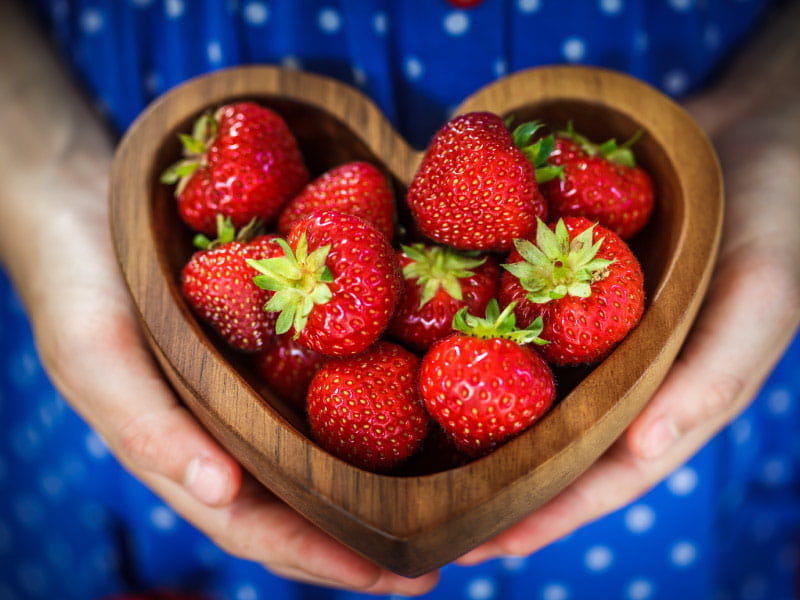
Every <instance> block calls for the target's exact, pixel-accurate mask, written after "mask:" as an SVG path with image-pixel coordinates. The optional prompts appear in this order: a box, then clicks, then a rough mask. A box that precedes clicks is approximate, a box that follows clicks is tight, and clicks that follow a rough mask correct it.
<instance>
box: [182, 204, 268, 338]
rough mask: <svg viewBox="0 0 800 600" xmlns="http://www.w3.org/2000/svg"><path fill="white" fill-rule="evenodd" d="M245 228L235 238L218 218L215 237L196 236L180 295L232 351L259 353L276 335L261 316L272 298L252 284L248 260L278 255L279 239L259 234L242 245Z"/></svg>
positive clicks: (230, 227)
mask: <svg viewBox="0 0 800 600" xmlns="http://www.w3.org/2000/svg"><path fill="white" fill-rule="evenodd" d="M248 233H249V230H248V229H247V228H246V229H244V230H242V231H241V232H240V234H239V238H238V239H236V238H235V230H234V228H233V226H232V225H231V224H230V220H227V221H225V220H223V219H222V218H221V217H220V234H219V238H218V239H217V240H216V241H214V242H211V243H209V242H208V240H206V239H205V238H203V237H202V236H198V238H197V243H199V245H200V246H201V248H204V249H201V250H199V251H198V252H195V253H194V254H193V255H192V257H191V258H190V259H189V262H188V263H187V264H186V265H185V266H184V268H183V272H182V290H183V295H184V297H185V298H186V300H187V302H188V303H189V306H191V308H192V310H194V312H195V313H196V314H197V315H198V316H199V317H200V318H201V319H202V320H203V321H206V322H207V323H209V324H210V325H211V326H212V327H213V328H214V329H215V330H216V331H217V332H218V333H219V334H220V335H221V336H222V337H223V338H224V339H225V341H227V342H228V344H230V345H231V346H233V347H234V348H237V349H238V350H244V351H248V352H254V351H256V350H260V349H261V348H263V347H264V346H265V344H266V343H267V342H268V341H269V340H270V338H271V337H272V336H273V334H274V332H275V327H274V324H275V317H274V315H271V314H269V313H266V312H264V304H265V303H266V302H267V301H268V300H269V298H270V296H271V295H272V293H271V292H269V291H267V290H262V289H261V288H259V287H258V286H257V285H256V284H255V283H253V278H252V269H251V268H250V267H249V266H248V265H247V260H250V259H252V260H260V259H264V258H269V257H272V256H277V255H278V254H282V253H283V250H282V248H281V247H280V246H279V245H278V244H277V243H276V242H277V240H278V236H275V235H262V236H258V237H255V238H253V239H252V240H251V241H249V242H248V241H242V240H246V239H247V237H248Z"/></svg>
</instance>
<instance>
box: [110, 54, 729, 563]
mask: <svg viewBox="0 0 800 600" xmlns="http://www.w3.org/2000/svg"><path fill="white" fill-rule="evenodd" d="M239 99H252V100H256V101H258V102H261V103H263V104H264V105H266V106H268V107H271V108H272V109H274V110H276V111H277V112H279V113H280V114H281V115H282V116H283V117H284V118H285V119H286V121H287V122H288V124H289V126H290V127H291V128H292V130H293V131H294V133H295V135H296V136H297V138H298V140H299V143H300V145H301V148H302V150H303V153H304V156H305V158H306V160H307V163H308V165H309V168H310V170H311V171H312V174H314V175H316V174H319V173H321V172H323V171H324V170H326V169H328V168H330V167H332V166H334V165H337V164H340V163H342V162H345V161H349V160H353V159H362V160H369V161H372V162H374V163H376V164H378V165H382V166H383V168H385V170H386V171H387V173H388V174H390V176H391V177H392V178H393V179H394V183H395V185H396V188H397V190H398V201H399V204H402V197H403V194H402V192H403V191H404V189H405V187H406V186H407V185H408V183H409V182H410V181H411V179H412V177H413V175H414V173H415V171H416V168H417V165H418V164H419V161H420V159H421V156H422V153H421V152H419V151H415V150H414V149H412V148H411V147H410V146H409V145H408V144H407V143H406V142H405V141H404V140H403V139H402V138H401V137H400V136H399V135H398V134H397V132H396V131H395V130H394V129H393V128H392V126H391V125H390V123H389V121H388V120H387V119H386V118H385V117H384V116H383V115H382V114H381V112H380V111H379V110H378V108H377V107H376V106H375V105H374V104H373V103H372V102H371V101H370V100H368V99H367V98H366V97H365V96H363V95H362V94H361V93H359V92H358V91H356V90H355V89H353V88H351V87H348V86H346V85H344V84H341V83H338V82H336V81H334V80H332V79H328V78H324V77H320V76H315V75H310V74H306V73H302V72H297V71H291V70H282V69H280V68H276V67H269V66H259V67H242V68H236V69H231V70H226V71H220V72H217V73H214V74H212V75H208V76H203V77H200V78H198V79H194V80H192V81H189V82H187V83H185V84H183V85H181V86H179V87H177V88H175V89H173V90H172V91H170V92H169V93H167V94H166V95H164V96H163V97H161V98H160V99H159V100H157V101H156V102H154V103H153V104H152V105H151V106H150V107H149V108H148V109H147V110H146V111H145V112H144V113H143V114H142V115H141V117H140V118H139V119H138V120H137V121H136V123H135V124H134V125H133V126H132V127H131V128H130V130H129V131H128V132H127V134H126V135H125V137H124V139H123V140H122V142H121V143H120V145H119V148H118V151H117V154H116V158H115V162H114V167H113V173H112V185H111V191H110V201H111V220H112V229H113V236H114V240H115V244H116V249H117V252H118V257H119V261H120V264H121V268H122V270H123V272H124V275H125V279H126V281H127V284H128V286H129V288H130V292H131V295H132V297H133V300H134V302H135V305H136V307H137V308H138V310H139V312H140V316H141V320H142V324H143V327H144V330H145V332H146V334H147V336H148V337H149V340H150V342H151V344H152V348H153V351H154V353H155V355H156V356H157V357H158V359H159V361H160V363H161V365H162V366H163V369H164V372H165V374H166V376H167V377H168V378H169V380H170V381H171V383H172V385H173V386H174V388H175V389H176V390H177V392H178V393H179V394H180V396H181V397H182V398H183V400H184V401H185V402H186V404H187V405H188V407H189V408H190V409H191V410H192V411H193V412H194V413H195V415H197V417H198V419H199V420H200V421H202V423H203V424H204V425H205V426H206V427H207V428H208V429H209V430H210V431H211V433H212V434H213V435H214V436H215V437H216V438H217V439H218V440H219V441H220V442H221V443H222V444H223V445H224V446H225V447H226V448H227V449H228V450H229V451H230V452H231V453H232V454H233V455H234V456H236V457H237V459H239V460H240V461H241V463H242V464H243V465H244V466H245V467H246V468H247V469H248V471H250V473H251V474H252V475H254V476H255V477H256V478H257V479H258V480H259V481H261V482H262V483H263V484H264V485H265V486H267V487H268V488H269V489H270V490H271V491H272V492H274V493H275V494H276V495H277V496H279V497H280V498H281V499H283V500H284V501H285V502H286V503H288V504H289V505H290V506H292V507H293V508H294V509H296V510H298V511H299V512H300V513H302V514H303V515H305V516H306V517H307V518H308V519H310V520H311V521H313V522H314V523H316V524H317V525H319V526H320V527H321V528H322V529H324V530H326V531H327V532H329V533H330V534H331V535H333V536H334V537H336V538H337V539H339V540H341V541H342V542H343V543H344V544H346V545H348V546H350V547H351V548H353V549H355V550H356V551H358V552H360V553H362V554H363V555H365V556H367V557H369V558H370V559H372V560H373V561H375V562H376V563H378V564H380V565H383V566H385V567H387V568H388V569H391V570H393V571H395V572H397V573H400V574H403V575H406V576H415V575H419V574H422V573H424V572H427V571H429V570H432V569H435V568H437V567H439V566H441V565H443V564H445V563H447V562H449V561H451V560H453V559H454V558H456V557H458V556H460V555H461V554H463V553H464V552H466V551H468V550H470V549H472V548H474V547H475V546H477V545H479V544H480V543H481V542H483V541H485V540H487V539H489V538H491V537H492V536H494V535H495V534H497V533H498V532H500V531H501V530H503V529H505V528H507V527H509V526H510V525H512V524H513V523H515V522H516V521H518V520H519V519H521V518H522V517H523V516H524V515H526V514H527V513H529V512H530V511H532V510H535V509H536V508H537V507H538V506H540V505H541V504H543V503H544V502H545V501H547V500H548V499H550V498H552V497H553V496H554V495H555V494H557V493H558V492H559V491H560V490H562V489H563V488H564V487H565V486H566V485H567V484H568V483H569V482H570V481H572V480H573V479H574V478H575V477H576V476H577V475H578V474H580V473H581V472H582V471H584V470H585V469H587V468H588V467H589V466H590V465H591V464H592V463H593V462H594V461H595V460H596V459H597V458H598V456H600V454H602V453H603V451H604V450H606V448H608V446H609V445H610V444H611V443H612V442H613V441H614V440H615V439H616V438H617V437H618V436H619V435H620V434H621V433H622V431H623V430H624V429H625V427H626V426H627V425H628V424H629V422H630V421H631V420H632V419H633V418H634V416H635V415H636V414H637V413H638V412H639V411H640V410H641V409H642V407H643V406H644V404H645V403H646V402H647V400H648V399H649V398H650V396H651V395H652V394H653V392H654V391H655V389H656V387H657V386H658V384H659V382H660V381H661V380H662V379H663V377H664V376H665V374H666V372H667V370H668V369H669V367H670V364H671V363H672V361H673V359H674V358H675V356H676V354H677V352H678V350H679V348H680V346H681V344H682V342H683V340H684V338H685V336H686V335H687V332H688V330H689V328H690V326H691V323H692V320H693V318H694V316H695V314H696V312H697V310H698V307H699V305H700V302H701V300H702V297H703V294H704V292H705V289H706V286H707V284H708V281H709V277H710V273H711V270H712V266H713V262H714V258H715V254H716V249H717V244H718V239H719V234H720V224H721V217H722V183H721V176H720V171H719V167H718V164H717V160H716V157H715V154H714V151H713V149H712V147H711V145H710V144H709V142H708V140H707V139H706V137H705V136H704V134H703V133H702V132H701V131H700V129H699V128H698V127H697V126H696V125H695V123H694V122H693V121H692V120H691V118H690V117H689V116H688V115H687V114H686V113H685V112H684V111H683V110H682V109H681V108H680V107H679V106H678V105H676V104H675V103H673V102H672V101H670V100H669V99H667V98H666V97H664V96H663V95H662V94H660V93H659V92H657V91H656V90H654V89H653V88H651V87H649V86H648V85H645V84H643V83H641V82H639V81H637V80H635V79H633V78H630V77H628V76H625V75H622V74H619V73H615V72H611V71H605V70H600V69H593V68H582V67H546V68H537V69H531V70H528V71H523V72H520V73H517V74H515V75H512V76H509V77H506V78H504V79H502V80H500V81H497V82H495V83H493V84H491V85H489V86H487V87H486V88H484V89H482V90H480V91H478V92H477V93H476V94H475V95H474V96H472V97H470V98H469V99H467V100H466V101H465V102H464V104H463V105H462V106H461V107H460V108H459V109H458V111H457V112H459V113H461V112H467V111H473V110H490V111H493V112H495V113H498V114H500V115H503V116H507V115H514V116H515V118H517V119H527V118H533V117H535V118H539V119H543V120H545V122H547V123H551V124H554V125H558V126H563V125H564V124H565V123H566V122H567V121H568V120H570V119H571V120H573V121H574V123H575V126H576V128H577V129H578V130H580V131H583V132H585V133H586V134H587V135H588V136H590V137H592V138H596V139H606V138H609V137H616V138H617V139H627V138H628V137H629V136H631V135H632V134H633V133H634V132H636V131H638V130H641V131H642V132H643V135H642V138H641V139H640V141H639V142H638V143H637V145H636V152H637V158H638V160H639V162H640V164H641V165H642V166H644V168H646V169H647V170H648V171H649V172H650V173H651V174H652V176H653V178H654V181H655V187H656V191H657V195H658V197H657V208H656V211H655V214H654V216H653V219H652V221H651V223H650V224H649V225H648V226H647V228H646V229H645V230H644V231H643V232H642V233H640V234H639V235H638V237H637V239H636V240H635V241H634V244H633V245H634V248H635V251H636V252H637V253H638V256H639V258H640V260H641V262H642V265H643V268H644V271H645V277H646V292H647V306H646V311H645V314H644V318H643V319H642V322H641V323H640V325H639V326H638V327H637V328H636V329H635V330H634V331H633V332H632V333H631V334H630V335H629V336H628V338H626V339H625V340H624V341H623V343H622V344H620V345H619V346H618V348H617V349H616V350H615V351H614V353H613V354H612V355H610V356H609V357H608V358H607V359H606V360H605V361H603V362H602V363H601V364H599V365H597V366H596V367H595V368H592V369H588V368H587V369H572V370H569V371H567V370H562V371H559V372H558V379H559V385H560V393H559V399H560V400H559V402H558V403H557V404H556V405H555V407H554V408H553V409H552V410H551V411H550V412H549V413H548V414H547V415H546V416H545V417H544V418H543V419H542V420H541V421H540V422H539V423H538V424H537V425H535V426H534V427H533V428H531V429H530V430H528V431H527V432H525V433H524V434H522V435H520V436H519V437H517V438H516V439H514V440H512V441H511V442H509V443H508V444H506V445H504V446H502V447H500V448H499V449H498V450H496V451H495V452H493V453H492V454H490V455H488V456H486V457H484V458H481V459H479V460H476V461H473V462H470V463H468V464H462V465H460V466H459V465H454V464H453V463H448V462H447V461H446V460H443V459H441V458H438V457H437V456H436V452H434V451H433V450H428V451H427V453H426V452H425V451H423V453H422V455H421V458H419V459H417V461H415V462H414V463H413V464H412V465H410V466H409V467H408V468H406V469H405V470H404V472H403V473H402V474H399V475H377V474H374V473H369V472H366V471H362V470H359V469H356V468H354V467H352V466H350V465H348V464H346V463H344V462H342V461H341V460H338V459H336V458H334V457H333V456H331V455H330V454H328V453H326V452H325V451H323V450H321V449H320V448H319V447H318V446H317V445H316V444H314V442H313V441H312V440H311V439H310V437H309V435H308V429H307V425H306V424H305V421H304V418H303V415H302V414H299V413H298V412H297V410H296V409H294V408H292V406H291V405H289V404H288V403H285V402H283V401H282V400H281V399H280V398H277V397H275V396H274V395H273V394H271V393H270V392H269V390H267V389H266V388H265V387H264V385H263V384H262V383H260V382H259V380H258V378H257V377H255V376H254V374H253V370H252V368H251V365H250V363H249V362H248V359H247V358H246V357H243V356H242V355H238V354H236V353H234V352H231V351H230V350H229V349H228V348H226V347H225V346H224V344H221V343H220V342H219V341H218V339H217V338H216V337H215V336H214V335H213V334H212V333H211V332H210V331H209V330H207V329H206V328H205V326H203V325H201V324H199V323H198V321H197V320H196V319H195V318H194V316H193V315H192V313H191V312H190V310H189V309H188V307H187V305H186V304H185V302H184V301H183V299H182V297H181V294H180V290H179V277H180V270H181V268H182V266H183V264H184V263H185V261H186V260H187V259H188V257H189V256H190V254H191V252H192V246H191V234H190V232H189V231H188V230H187V229H186V227H184V226H183V225H182V223H181V222H180V220H179V218H178V215H177V212H176V209H175V202H174V199H173V196H172V190H171V189H169V188H167V187H166V186H164V185H162V184H160V183H159V182H158V176H159V174H160V173H161V171H162V170H163V169H164V168H165V167H166V166H168V165H169V164H171V163H172V162H173V161H174V160H176V159H177V158H178V157H179V153H180V149H179V143H178V141H177V136H176V134H177V132H179V131H188V130H189V129H190V125H191V122H192V121H193V119H194V118H196V117H197V116H198V115H199V114H200V113H202V111H203V110H205V109H207V108H209V107H216V106H219V105H221V104H224V103H227V102H230V101H233V100H239Z"/></svg>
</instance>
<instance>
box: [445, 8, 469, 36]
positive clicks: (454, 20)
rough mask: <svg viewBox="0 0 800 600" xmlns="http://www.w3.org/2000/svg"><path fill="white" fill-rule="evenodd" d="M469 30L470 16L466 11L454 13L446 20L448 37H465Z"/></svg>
mask: <svg viewBox="0 0 800 600" xmlns="http://www.w3.org/2000/svg"><path fill="white" fill-rule="evenodd" d="M468 29H469V16H468V15H467V13H465V12H464V11H461V10H457V11H453V12H451V13H450V14H449V15H447V16H446V17H445V18H444V30H445V32H447V34H448V35H451V36H458V35H464V34H465V33H466V32H467V30H468Z"/></svg>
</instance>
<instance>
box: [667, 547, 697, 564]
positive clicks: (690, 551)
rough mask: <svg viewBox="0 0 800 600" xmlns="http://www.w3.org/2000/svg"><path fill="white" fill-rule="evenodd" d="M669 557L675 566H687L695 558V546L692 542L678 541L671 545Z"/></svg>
mask: <svg viewBox="0 0 800 600" xmlns="http://www.w3.org/2000/svg"><path fill="white" fill-rule="evenodd" d="M669 558H670V560H671V561H672V564H673V565H675V566H676V567H688V566H689V565H691V564H692V563H693V562H694V561H695V559H696V558H697V547H696V546H695V545H694V544H693V543H692V542H678V543H676V544H675V545H674V546H672V549H671V550H670V553H669Z"/></svg>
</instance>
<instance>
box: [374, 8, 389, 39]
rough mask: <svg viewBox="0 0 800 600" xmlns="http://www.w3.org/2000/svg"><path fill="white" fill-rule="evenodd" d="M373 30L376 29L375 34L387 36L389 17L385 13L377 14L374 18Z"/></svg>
mask: <svg viewBox="0 0 800 600" xmlns="http://www.w3.org/2000/svg"><path fill="white" fill-rule="evenodd" d="M372 29H374V30H375V33H377V34H378V35H386V32H387V31H389V17H388V16H387V15H386V13H385V12H383V11H380V12H376V13H375V15H374V16H373V17H372Z"/></svg>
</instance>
